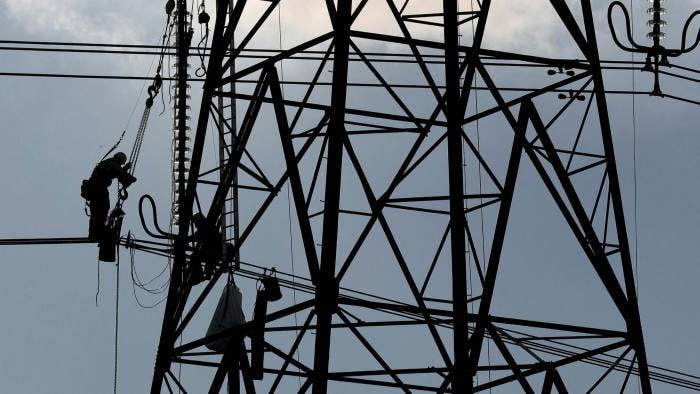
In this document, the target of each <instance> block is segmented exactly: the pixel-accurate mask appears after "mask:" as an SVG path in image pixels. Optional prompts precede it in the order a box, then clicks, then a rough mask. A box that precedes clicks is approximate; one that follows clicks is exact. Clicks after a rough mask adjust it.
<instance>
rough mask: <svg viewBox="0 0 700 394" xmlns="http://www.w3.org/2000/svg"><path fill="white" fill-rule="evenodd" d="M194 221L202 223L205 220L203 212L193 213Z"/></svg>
mask: <svg viewBox="0 0 700 394" xmlns="http://www.w3.org/2000/svg"><path fill="white" fill-rule="evenodd" d="M192 221H193V222H194V223H195V224H197V223H201V222H203V221H204V215H202V213H201V212H197V213H195V214H194V215H192Z"/></svg>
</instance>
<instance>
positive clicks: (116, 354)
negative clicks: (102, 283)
mask: <svg viewBox="0 0 700 394" xmlns="http://www.w3.org/2000/svg"><path fill="white" fill-rule="evenodd" d="M119 265H120V264H119V249H117V285H116V286H117V294H116V297H115V299H114V303H115V305H114V394H117V371H118V365H119Z"/></svg>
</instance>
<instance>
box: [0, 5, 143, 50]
mask: <svg viewBox="0 0 700 394" xmlns="http://www.w3.org/2000/svg"><path fill="white" fill-rule="evenodd" d="M141 8H143V2H136V1H132V0H129V1H120V2H113V1H104V0H99V1H97V0H60V1H55V0H13V1H8V2H6V3H5V10H6V14H7V17H9V18H11V19H14V20H15V21H17V22H19V24H20V25H21V26H23V27H24V29H25V30H26V32H28V33H30V34H34V35H39V36H48V37H51V38H52V39H70V40H79V41H100V42H119V43H121V42H132V43H133V42H140V41H141V40H142V39H143V37H144V31H145V29H144V28H143V27H142V26H144V24H143V23H142V22H143V16H142V15H141V14H140V13H139V11H138V10H139V9H141Z"/></svg>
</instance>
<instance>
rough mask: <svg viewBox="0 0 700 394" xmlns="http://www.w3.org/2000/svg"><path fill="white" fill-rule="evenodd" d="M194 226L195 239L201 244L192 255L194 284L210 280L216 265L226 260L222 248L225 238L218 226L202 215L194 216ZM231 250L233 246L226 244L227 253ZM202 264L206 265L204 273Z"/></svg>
mask: <svg viewBox="0 0 700 394" xmlns="http://www.w3.org/2000/svg"><path fill="white" fill-rule="evenodd" d="M192 224H194V226H195V228H196V231H195V233H194V236H195V239H196V240H197V241H200V242H201V248H200V249H199V250H196V251H195V252H194V253H192V258H191V264H192V269H193V272H192V275H193V282H195V283H198V282H200V281H201V280H202V279H204V278H210V277H211V276H212V274H213V272H214V267H215V265H216V263H218V262H219V261H221V260H222V259H223V258H224V253H223V250H222V248H221V242H222V239H223V237H222V234H221V232H220V231H219V229H218V228H217V227H216V225H215V224H214V223H211V222H210V221H209V220H208V219H207V218H206V217H205V216H204V215H202V214H201V213H196V214H194V215H193V216H192ZM231 248H233V245H231V244H226V250H227V252H228V250H230V249H231ZM201 263H204V272H202V267H201Z"/></svg>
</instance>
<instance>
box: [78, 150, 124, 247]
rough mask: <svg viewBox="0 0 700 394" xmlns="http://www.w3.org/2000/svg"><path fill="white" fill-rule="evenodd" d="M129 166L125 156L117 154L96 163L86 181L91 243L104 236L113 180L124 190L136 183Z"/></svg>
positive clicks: (85, 194)
mask: <svg viewBox="0 0 700 394" xmlns="http://www.w3.org/2000/svg"><path fill="white" fill-rule="evenodd" d="M130 167H131V164H130V163H129V164H126V155H125V154H124V153H123V152H117V153H115V154H114V156H112V157H110V158H108V159H105V160H102V161H101V162H99V163H97V165H96V166H95V169H94V170H92V175H90V179H89V180H88V181H87V190H86V191H85V192H84V197H86V198H87V200H88V201H89V203H90V229H89V235H88V237H89V238H90V240H91V241H99V240H101V239H102V237H103V236H104V230H105V222H106V221H107V214H108V213H109V186H110V185H111V184H112V180H114V179H115V178H116V179H117V180H118V181H119V183H121V184H122V186H124V188H127V187H129V185H131V184H132V183H134V182H136V178H134V176H133V175H131V174H129V168H130Z"/></svg>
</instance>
